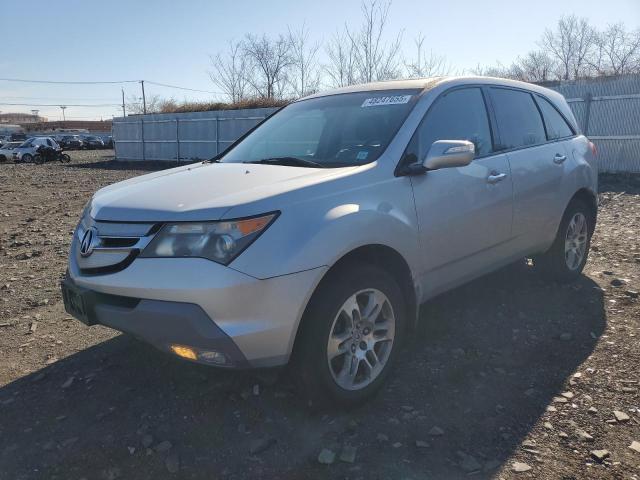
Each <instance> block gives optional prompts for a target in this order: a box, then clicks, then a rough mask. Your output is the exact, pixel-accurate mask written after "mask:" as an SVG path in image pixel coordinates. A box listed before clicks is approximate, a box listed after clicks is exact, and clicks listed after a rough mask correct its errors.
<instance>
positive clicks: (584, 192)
mask: <svg viewBox="0 0 640 480" xmlns="http://www.w3.org/2000/svg"><path fill="white" fill-rule="evenodd" d="M576 200H578V201H581V202H584V203H585V204H586V205H587V206H588V207H589V211H590V214H591V218H590V220H591V222H590V223H589V226H590V228H591V232H589V234H590V235H593V230H594V229H595V227H596V221H597V219H598V196H597V195H596V193H595V192H593V191H592V190H590V189H588V188H584V187H583V188H581V189H579V190H578V191H577V192H576V193H574V194H573V197H571V200H569V203H567V206H566V207H565V211H566V209H567V208H569V205H571V203H572V202H574V201H576Z"/></svg>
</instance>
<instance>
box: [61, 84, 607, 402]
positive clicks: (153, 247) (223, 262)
mask: <svg viewBox="0 0 640 480" xmlns="http://www.w3.org/2000/svg"><path fill="white" fill-rule="evenodd" d="M596 191H597V168H596V165H595V147H594V145H593V144H592V143H591V142H589V140H587V138H585V137H584V136H583V135H582V134H581V133H580V131H579V127H578V125H577V123H576V120H575V118H574V116H573V115H572V113H571V110H570V109H569V107H568V106H567V103H566V102H565V100H564V99H563V97H562V96H561V95H559V94H558V93H556V92H553V91H551V90H548V89H545V88H541V87H538V86H535V85H530V84H526V83H520V82H515V81H508V80H502V79H495V78H483V77H464V78H432V79H421V80H410V81H394V82H383V83H373V84H368V85H359V86H353V87H348V88H343V89H339V90H333V91H330V92H326V93H322V94H318V95H313V96H310V97H307V98H304V99H302V100H300V101H297V102H295V103H292V104H290V105H289V106H287V107H285V108H283V109H281V110H280V111H278V112H277V113H276V114H274V115H273V116H271V117H270V118H269V119H267V120H266V121H264V122H263V123H262V124H260V125H259V126H258V127H256V128H255V129H253V130H252V131H250V132H248V133H247V134H246V135H245V136H244V137H242V138H241V139H240V140H238V141H237V142H236V143H235V144H233V145H232V146H231V147H230V148H229V149H228V150H227V151H226V152H225V153H224V154H223V155H221V156H220V157H219V158H216V159H213V160H211V161H205V162H202V163H200V164H193V165H188V166H182V167H178V168H174V169H171V170H165V171H160V172H156V173H152V174H149V175H144V176H141V177H137V178H133V179H130V180H127V181H124V182H121V183H118V184H115V185H111V186H108V187H106V188H103V189H102V190H100V191H98V192H97V193H96V194H95V195H94V197H93V199H92V200H91V201H90V202H89V204H88V205H87V206H86V208H85V210H84V212H83V214H82V218H81V220H80V222H79V224H78V227H77V230H76V232H75V234H74V237H73V242H72V246H71V252H70V258H69V270H68V275H67V277H66V279H65V281H64V282H63V285H62V289H63V296H64V300H65V305H66V308H67V310H68V311H69V312H70V313H71V314H73V315H74V316H76V317H77V318H78V319H80V320H81V321H83V322H85V323H86V324H88V325H92V324H102V325H107V326H109V327H112V328H114V329H117V330H121V331H123V332H128V333H131V334H133V335H135V336H136V337H139V338H141V339H144V340H145V341H147V342H149V343H151V344H153V345H155V346H156V347H158V348H159V349H161V350H164V351H166V352H170V353H173V354H176V355H179V356H180V357H183V358H186V359H189V360H192V361H195V362H200V363H205V364H208V365H215V366H218V367H228V368H243V367H273V366H280V365H284V364H287V363H289V364H290V365H291V366H292V367H293V369H294V371H295V372H296V373H297V374H298V375H297V378H299V379H300V380H301V382H302V383H303V385H304V387H305V388H304V391H305V392H306V393H307V394H309V395H311V396H314V397H315V398H318V395H325V396H327V397H329V398H332V399H333V400H336V401H338V402H341V403H344V404H351V403H356V402H359V401H362V400H364V399H365V398H366V397H368V396H369V395H371V394H372V393H373V392H375V391H376V390H377V389H378V388H379V387H380V385H381V384H382V383H383V382H384V380H385V378H386V377H387V376H388V375H389V371H390V368H391V365H392V363H393V360H394V357H395V356H396V354H397V352H398V350H399V348H400V347H401V345H402V342H403V340H404V339H405V338H406V336H407V334H408V332H410V330H411V329H412V328H413V327H414V324H415V322H416V319H417V313H418V308H419V306H420V304H421V303H423V302H425V301H426V300H427V299H429V298H431V297H433V296H434V295H436V294H438V293H440V292H443V291H445V290H448V289H451V288H453V287H455V286H457V285H460V284H462V283H465V282H468V281H469V280H471V279H473V278H476V277H478V276H480V275H484V274H486V273H487V272H490V271H492V270H496V269H497V268H500V267H502V266H504V265H507V264H509V263H511V262H515V261H518V260H520V259H524V258H533V261H534V265H535V267H536V268H538V269H539V270H541V271H542V272H544V273H546V274H548V275H549V278H550V279H552V280H555V281H570V280H572V279H575V278H576V277H578V276H579V275H580V273H581V271H582V268H583V267H584V264H585V262H586V260H587V254H588V251H589V241H590V238H591V235H592V233H593V230H594V226H595V222H596V213H597V203H596Z"/></svg>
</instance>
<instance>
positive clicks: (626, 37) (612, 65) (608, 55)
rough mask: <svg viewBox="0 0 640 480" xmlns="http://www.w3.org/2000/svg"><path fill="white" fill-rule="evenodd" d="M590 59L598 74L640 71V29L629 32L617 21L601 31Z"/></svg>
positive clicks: (622, 73)
mask: <svg viewBox="0 0 640 480" xmlns="http://www.w3.org/2000/svg"><path fill="white" fill-rule="evenodd" d="M595 44H596V48H595V51H594V53H593V55H592V57H591V59H590V61H589V63H590V65H591V66H592V67H593V68H594V70H595V73H596V74H597V75H624V74H627V73H637V72H639V71H640V30H637V31H635V32H628V31H627V29H626V27H625V26H624V24H622V23H616V24H614V25H609V27H608V28H607V29H606V30H604V31H602V32H599V33H598V34H597V36H596V40H595Z"/></svg>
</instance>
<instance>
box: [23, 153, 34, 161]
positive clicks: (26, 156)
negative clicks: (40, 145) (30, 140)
mask: <svg viewBox="0 0 640 480" xmlns="http://www.w3.org/2000/svg"><path fill="white" fill-rule="evenodd" d="M20 161H21V162H22V163H30V162H32V161H33V156H32V155H31V154H30V153H25V154H24V155H22V158H21V159H20Z"/></svg>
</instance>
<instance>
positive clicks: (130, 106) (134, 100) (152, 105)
mask: <svg viewBox="0 0 640 480" xmlns="http://www.w3.org/2000/svg"><path fill="white" fill-rule="evenodd" d="M164 102H165V100H163V99H162V98H161V97H160V95H147V96H146V103H147V113H159V112H161V111H162V105H163V103H164ZM126 105H127V112H129V113H132V114H137V115H142V114H143V113H144V104H143V102H142V97H138V96H136V95H129V96H128V97H127V102H126Z"/></svg>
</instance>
